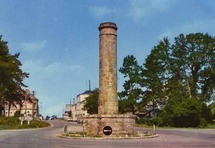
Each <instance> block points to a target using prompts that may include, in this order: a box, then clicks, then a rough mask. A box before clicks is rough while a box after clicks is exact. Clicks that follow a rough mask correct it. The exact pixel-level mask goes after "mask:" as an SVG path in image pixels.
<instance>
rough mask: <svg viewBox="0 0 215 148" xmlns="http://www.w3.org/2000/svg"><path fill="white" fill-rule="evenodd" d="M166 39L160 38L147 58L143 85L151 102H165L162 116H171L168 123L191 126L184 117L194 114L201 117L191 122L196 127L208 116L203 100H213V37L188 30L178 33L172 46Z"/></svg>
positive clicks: (214, 50) (188, 118) (214, 41)
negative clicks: (184, 32) (186, 32)
mask: <svg viewBox="0 0 215 148" xmlns="http://www.w3.org/2000/svg"><path fill="white" fill-rule="evenodd" d="M168 42H169V41H168V40H167V39H164V40H163V41H161V42H160V43H159V44H158V46H156V47H155V48H154V50H152V52H151V54H150V55H149V56H148V58H147V59H146V64H145V71H143V76H144V80H143V84H144V85H146V86H147V87H146V88H147V89H146V92H147V91H149V92H152V93H151V94H152V95H151V96H150V97H151V99H150V100H151V101H152V100H159V99H161V100H163V101H165V100H166V101H167V103H165V104H166V105H165V108H164V110H163V113H162V114H161V115H162V117H163V118H164V117H165V118H166V119H170V120H171V119H172V120H171V123H169V125H174V126H191V125H186V122H183V120H184V121H185V119H186V120H190V121H191V120H192V118H193V117H194V116H195V117H197V118H198V119H201V120H197V119H195V122H194V123H192V122H190V123H192V125H193V126H197V125H198V124H201V122H200V121H203V122H204V121H205V120H208V119H209V117H206V116H205V114H208V116H209V113H208V109H207V106H206V104H205V103H208V102H210V101H212V100H213V99H214V88H215V86H214V81H215V77H214V69H215V67H214V62H215V61H214V59H215V38H214V37H212V36H209V35H208V34H202V33H195V34H192V33H191V34H188V35H186V36H185V35H183V34H181V35H179V36H178V37H176V38H175V43H174V44H172V45H170V44H169V43H168ZM167 43H168V44H167ZM163 47H165V48H163ZM156 62H157V63H156ZM154 65H156V66H154ZM154 67H155V68H154ZM148 73H150V74H149V75H148ZM147 80H150V81H147ZM153 88H154V89H153ZM146 97H147V98H150V97H148V96H147V95H146ZM165 98H166V99H165ZM194 102H198V103H194ZM158 103H159V102H158ZM190 104H192V106H191V105H190ZM171 106H173V107H171ZM166 119H165V120H163V121H168V120H166ZM193 120H194V119H193ZM193 120H192V121H193ZM176 121H177V122H176ZM187 122H188V121H187ZM179 123H180V124H179Z"/></svg>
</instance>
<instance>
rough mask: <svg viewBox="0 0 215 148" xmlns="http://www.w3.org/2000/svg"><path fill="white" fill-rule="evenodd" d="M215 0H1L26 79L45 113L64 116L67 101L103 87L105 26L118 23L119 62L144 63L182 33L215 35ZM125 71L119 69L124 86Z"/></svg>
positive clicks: (3, 23)
mask: <svg viewBox="0 0 215 148" xmlns="http://www.w3.org/2000/svg"><path fill="white" fill-rule="evenodd" d="M214 6H215V1H214V0H207V1H205V0H0V34H1V35H3V39H4V40H5V41H8V46H9V49H10V53H12V54H14V53H17V52H20V53H21V55H20V60H21V62H22V64H23V66H22V69H23V70H24V71H25V72H28V73H30V77H29V78H28V79H25V81H24V82H25V84H26V85H28V88H29V89H30V90H31V91H33V90H34V91H35V92H36V97H37V98H38V99H39V100H40V108H41V113H42V114H43V115H44V116H46V115H53V114H56V115H58V116H62V113H63V111H64V107H65V104H66V103H69V102H70V99H72V98H76V96H77V95H78V94H80V93H82V92H84V91H85V90H87V89H88V84H87V83H88V81H89V80H91V88H92V89H94V88H98V80H99V78H98V76H99V70H98V66H99V31H98V26H99V24H100V23H102V22H115V23H116V24H117V26H118V31H117V34H118V39H117V41H118V42H117V52H118V55H117V57H118V59H117V60H118V68H119V67H120V66H121V65H122V62H123V58H124V57H126V56H127V55H131V54H132V55H134V56H135V57H136V58H137V60H138V62H139V64H142V63H143V62H144V61H145V58H146V57H147V55H149V54H150V51H151V49H152V48H153V46H155V45H157V44H158V42H159V40H161V39H162V38H163V37H167V36H168V38H169V39H170V40H171V41H172V40H173V39H174V37H176V36H178V35H179V34H180V33H183V34H188V33H195V32H203V33H209V34H210V35H212V36H214V35H215V9H214ZM123 81H124V79H123V76H122V75H121V74H120V73H118V91H120V90H122V85H123Z"/></svg>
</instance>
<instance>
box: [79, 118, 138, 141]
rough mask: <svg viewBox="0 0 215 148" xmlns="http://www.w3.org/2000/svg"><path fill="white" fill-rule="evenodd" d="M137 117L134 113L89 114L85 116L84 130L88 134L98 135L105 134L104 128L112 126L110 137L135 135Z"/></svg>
mask: <svg viewBox="0 0 215 148" xmlns="http://www.w3.org/2000/svg"><path fill="white" fill-rule="evenodd" d="M135 118H136V116H134V115H128V114H117V115H89V116H85V117H84V123H83V127H84V131H87V132H86V135H87V136H92V135H94V136H95V135H97V136H104V137H106V135H104V133H103V128H104V127H105V126H110V127H111V128H112V134H111V135H109V136H110V137H123V136H124V137H126V136H131V135H135V134H136V133H135Z"/></svg>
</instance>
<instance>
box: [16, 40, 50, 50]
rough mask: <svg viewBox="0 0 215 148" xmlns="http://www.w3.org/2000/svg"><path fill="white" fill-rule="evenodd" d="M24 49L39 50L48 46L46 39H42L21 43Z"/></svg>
mask: <svg viewBox="0 0 215 148" xmlns="http://www.w3.org/2000/svg"><path fill="white" fill-rule="evenodd" d="M20 46H21V48H22V50H25V51H38V50H41V49H43V48H44V47H45V46H46V41H40V42H31V43H30V42H28V43H27V42H24V43H21V44H20Z"/></svg>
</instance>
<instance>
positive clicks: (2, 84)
mask: <svg viewBox="0 0 215 148" xmlns="http://www.w3.org/2000/svg"><path fill="white" fill-rule="evenodd" d="M19 55H20V54H19V53H17V54H14V55H12V54H10V53H9V49H8V46H7V42H5V41H3V39H2V36H0V106H1V107H0V108H1V109H4V108H3V106H4V103H5V102H7V103H9V107H10V106H11V105H14V102H15V101H20V100H21V99H23V97H24V90H23V87H26V85H25V84H24V83H23V80H24V78H27V77H28V74H27V73H26V72H23V71H22V69H21V68H20V67H21V66H22V64H21V62H20V61H19V59H18V58H19ZM1 111H2V110H1Z"/></svg>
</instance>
